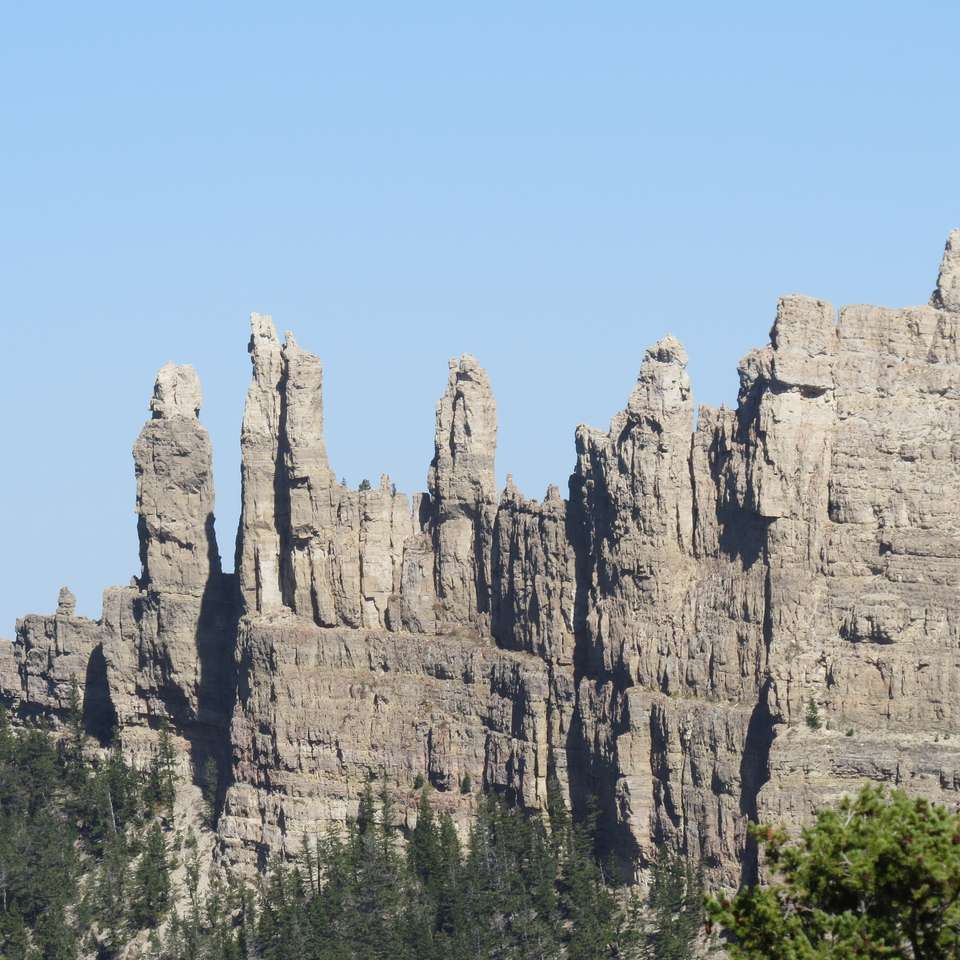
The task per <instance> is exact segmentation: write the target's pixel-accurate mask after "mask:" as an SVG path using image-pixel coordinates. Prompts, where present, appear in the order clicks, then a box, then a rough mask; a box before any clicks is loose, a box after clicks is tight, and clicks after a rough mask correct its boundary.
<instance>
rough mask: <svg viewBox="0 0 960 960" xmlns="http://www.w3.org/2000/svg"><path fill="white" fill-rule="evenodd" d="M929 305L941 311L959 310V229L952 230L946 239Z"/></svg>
mask: <svg viewBox="0 0 960 960" xmlns="http://www.w3.org/2000/svg"><path fill="white" fill-rule="evenodd" d="M930 303H931V305H932V306H934V307H939V308H940V309H941V310H960V229H958V230H952V231H951V232H950V236H948V237H947V244H946V246H945V247H944V250H943V259H942V260H941V261H940V275H939V276H938V277H937V289H936V290H934V291H933V296H932V297H931V298H930Z"/></svg>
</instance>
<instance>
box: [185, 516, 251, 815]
mask: <svg viewBox="0 0 960 960" xmlns="http://www.w3.org/2000/svg"><path fill="white" fill-rule="evenodd" d="M206 535H207V550H208V556H209V560H210V570H211V574H210V578H209V579H208V580H207V584H206V587H205V589H204V591H203V598H202V600H201V602H200V617H199V620H198V621H197V633H196V642H197V657H198V659H199V661H200V683H199V689H198V691H197V717H196V728H195V730H194V731H193V735H192V736H190V731H188V737H189V739H190V753H191V760H192V762H193V768H194V773H195V779H196V780H197V782H198V783H199V785H200V786H201V787H204V786H206V784H205V783H204V780H205V769H206V767H207V761H208V760H209V759H211V758H212V759H213V761H214V763H215V764H216V770H217V783H216V802H215V814H214V821H216V818H217V817H219V814H220V811H221V809H222V806H223V800H224V797H225V795H226V792H227V787H228V786H229V785H230V780H231V777H232V770H233V766H232V762H231V761H232V751H231V747H230V718H231V716H232V714H233V707H234V704H235V702H236V696H237V677H236V665H235V656H234V653H235V650H236V645H237V625H238V623H239V620H240V606H241V602H240V591H239V588H238V584H237V577H236V575H235V574H225V573H223V572H222V570H221V566H220V554H219V551H218V549H217V539H216V533H215V531H214V518H213V514H212V513H211V514H210V515H209V516H208V517H207V522H206Z"/></svg>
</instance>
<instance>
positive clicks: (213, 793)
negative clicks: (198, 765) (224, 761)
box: [203, 756, 220, 830]
mask: <svg viewBox="0 0 960 960" xmlns="http://www.w3.org/2000/svg"><path fill="white" fill-rule="evenodd" d="M219 791H220V773H219V770H218V769H217V761H216V760H215V759H214V758H213V756H208V757H207V759H206V761H205V763H204V765H203V802H204V805H205V807H206V813H207V824H208V826H209V827H210V829H211V830H212V829H213V828H214V827H216V825H217V800H218V797H219Z"/></svg>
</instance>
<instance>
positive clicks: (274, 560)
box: [236, 313, 283, 611]
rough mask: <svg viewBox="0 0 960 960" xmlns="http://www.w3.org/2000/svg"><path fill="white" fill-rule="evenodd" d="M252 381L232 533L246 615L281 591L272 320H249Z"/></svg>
mask: <svg viewBox="0 0 960 960" xmlns="http://www.w3.org/2000/svg"><path fill="white" fill-rule="evenodd" d="M247 349H248V350H249V353H250V361H251V363H252V365H253V379H252V380H251V382H250V388H249V390H248V391H247V402H246V405H245V406H244V408H243V427H242V429H241V433H240V452H241V466H240V476H241V483H242V489H243V493H242V498H243V502H242V505H241V511H240V530H239V532H238V534H237V557H236V571H237V575H238V579H239V582H240V592H241V595H242V597H243V601H244V606H245V608H246V609H247V610H262V611H269V610H277V609H279V608H280V607H281V606H282V594H281V589H280V534H279V531H278V519H279V518H278V517H277V503H276V498H275V489H274V488H275V482H276V471H277V461H278V449H279V440H280V413H281V393H282V389H283V385H282V379H283V356H282V352H281V347H280V341H279V340H278V339H277V331H276V329H275V328H274V326H273V320H272V319H271V318H270V317H268V316H265V315H262V314H259V313H252V314H251V315H250V343H249V346H248V348H247Z"/></svg>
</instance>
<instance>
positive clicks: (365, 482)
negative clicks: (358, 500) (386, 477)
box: [360, 479, 371, 491]
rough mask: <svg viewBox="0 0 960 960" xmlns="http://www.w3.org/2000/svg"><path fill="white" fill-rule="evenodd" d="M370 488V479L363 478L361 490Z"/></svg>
mask: <svg viewBox="0 0 960 960" xmlns="http://www.w3.org/2000/svg"><path fill="white" fill-rule="evenodd" d="M369 489H371V487H370V481H369V480H366V479H364V480H361V481H360V490H361V491H364V490H369Z"/></svg>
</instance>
